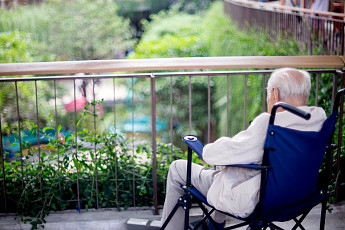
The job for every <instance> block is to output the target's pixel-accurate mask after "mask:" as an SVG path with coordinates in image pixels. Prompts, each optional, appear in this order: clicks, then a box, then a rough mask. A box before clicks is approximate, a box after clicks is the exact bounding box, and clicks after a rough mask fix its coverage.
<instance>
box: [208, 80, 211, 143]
mask: <svg viewBox="0 0 345 230" xmlns="http://www.w3.org/2000/svg"><path fill="white" fill-rule="evenodd" d="M207 81H208V82H207V143H210V142H211V77H210V76H208V77H207Z"/></svg>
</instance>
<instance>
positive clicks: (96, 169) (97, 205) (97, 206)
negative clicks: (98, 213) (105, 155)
mask: <svg viewBox="0 0 345 230" xmlns="http://www.w3.org/2000/svg"><path fill="white" fill-rule="evenodd" d="M92 96H93V112H94V114H93V130H94V139H95V143H94V144H95V173H96V208H97V209H98V208H99V203H98V157H97V125H96V116H97V111H96V93H95V79H94V78H93V79H92ZM100 157H101V156H100Z"/></svg>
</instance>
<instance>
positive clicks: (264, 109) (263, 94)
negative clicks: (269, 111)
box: [262, 74, 266, 113]
mask: <svg viewBox="0 0 345 230" xmlns="http://www.w3.org/2000/svg"><path fill="white" fill-rule="evenodd" d="M262 112H263V113H264V112H266V74H264V75H263V77H262Z"/></svg>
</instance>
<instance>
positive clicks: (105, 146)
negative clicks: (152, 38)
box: [0, 103, 182, 228]
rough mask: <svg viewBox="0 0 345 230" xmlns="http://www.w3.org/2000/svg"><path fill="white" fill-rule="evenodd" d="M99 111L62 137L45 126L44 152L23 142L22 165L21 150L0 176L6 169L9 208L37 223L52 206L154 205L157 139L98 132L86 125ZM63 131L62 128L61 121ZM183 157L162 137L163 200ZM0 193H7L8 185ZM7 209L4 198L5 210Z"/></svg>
mask: <svg viewBox="0 0 345 230" xmlns="http://www.w3.org/2000/svg"><path fill="white" fill-rule="evenodd" d="M90 106H93V103H91V104H90ZM95 116H97V111H95V112H90V110H88V108H85V113H82V114H80V116H79V117H78V119H77V127H78V132H77V133H76V134H75V133H74V132H70V133H69V134H68V135H66V136H65V137H61V138H59V139H58V140H56V138H55V137H56V132H55V128H54V127H45V128H43V129H42V130H40V136H48V137H49V138H50V139H51V142H50V143H49V144H48V146H46V147H45V148H43V146H41V149H40V151H39V150H38V149H37V148H29V143H22V145H23V149H27V154H26V155H25V156H24V158H23V161H24V164H23V165H21V161H20V156H19V155H20V154H19V153H17V154H16V155H17V158H18V161H11V162H7V161H6V162H4V166H5V171H4V172H3V171H2V170H1V174H0V178H1V180H2V179H3V173H5V182H6V197H7V205H6V206H7V212H15V213H18V215H19V216H20V217H21V219H22V220H24V221H25V222H30V223H31V224H32V227H33V228H37V227H39V226H40V225H44V222H45V221H44V218H45V216H46V215H47V214H48V213H49V212H50V211H58V210H65V209H77V210H80V209H81V208H83V209H86V210H88V209H89V208H98V207H99V208H107V207H117V208H118V209H126V208H128V207H131V206H133V205H135V206H149V207H151V206H152V205H153V200H152V197H153V185H152V162H151V157H152V155H151V153H152V148H151V144H150V143H141V144H135V145H134V144H133V140H130V139H127V138H126V137H125V136H123V135H119V134H115V133H114V132H112V131H110V130H106V131H104V132H98V131H95V130H89V129H87V128H85V126H82V125H81V124H82V123H81V122H80V121H81V120H82V119H87V118H88V117H91V118H92V117H95ZM95 121H96V122H98V121H97V120H95ZM33 125H34V124H33ZM32 132H37V127H35V126H33V129H32ZM57 132H58V133H60V132H61V126H59V127H58V129H57ZM76 135H77V136H78V138H76ZM25 152H26V151H25ZM181 157H182V152H181V150H180V149H177V148H175V147H173V146H172V145H171V144H163V143H160V142H158V144H157V171H158V173H157V176H158V190H159V191H158V200H159V203H160V204H163V201H164V198H165V187H166V186H165V182H166V175H167V171H168V167H169V165H170V163H171V162H172V161H173V160H175V159H177V158H181ZM22 175H23V176H22ZM133 180H134V182H133ZM2 183H3V181H2ZM78 192H79V193H78ZM0 193H1V195H2V197H3V190H1V192H0ZM78 200H79V203H78ZM97 201H98V206H97ZM4 209H5V206H4V203H1V205H0V212H4V211H5V210H4Z"/></svg>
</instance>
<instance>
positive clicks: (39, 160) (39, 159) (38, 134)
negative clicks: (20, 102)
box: [35, 81, 43, 205]
mask: <svg viewBox="0 0 345 230" xmlns="http://www.w3.org/2000/svg"><path fill="white" fill-rule="evenodd" d="M37 94H38V91H37V81H35V99H36V126H37V130H36V133H37V146H38V147H37V150H38V165H39V180H40V190H41V204H42V205H43V188H42V165H41V163H42V162H41V147H40V126H39V122H38V115H39V113H38V96H37Z"/></svg>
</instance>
